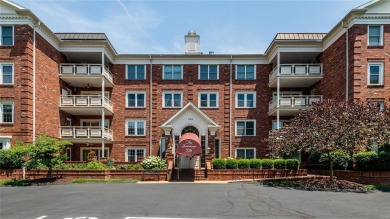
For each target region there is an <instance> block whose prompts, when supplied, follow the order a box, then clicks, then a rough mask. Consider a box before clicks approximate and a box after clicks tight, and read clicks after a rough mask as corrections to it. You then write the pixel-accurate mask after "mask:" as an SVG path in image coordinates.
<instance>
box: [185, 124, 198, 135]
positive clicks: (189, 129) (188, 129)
mask: <svg viewBox="0 0 390 219" xmlns="http://www.w3.org/2000/svg"><path fill="white" fill-rule="evenodd" d="M185 133H194V134H195V135H197V136H199V131H198V129H197V128H195V127H194V126H187V127H185V128H184V129H183V131H181V135H184V134H185Z"/></svg>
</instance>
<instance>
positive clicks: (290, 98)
mask: <svg viewBox="0 0 390 219" xmlns="http://www.w3.org/2000/svg"><path fill="white" fill-rule="evenodd" d="M322 98H323V96H322V95H284V96H281V97H279V107H284V108H286V107H287V108H289V107H291V108H294V107H306V106H310V105H311V104H312V103H315V102H319V101H322ZM277 106H278V102H277V99H274V100H272V101H270V102H269V108H268V109H269V111H272V110H274V109H276V108H277Z"/></svg>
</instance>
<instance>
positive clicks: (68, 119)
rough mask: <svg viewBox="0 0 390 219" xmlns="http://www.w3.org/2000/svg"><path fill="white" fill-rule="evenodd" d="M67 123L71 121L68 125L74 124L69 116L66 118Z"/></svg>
mask: <svg viewBox="0 0 390 219" xmlns="http://www.w3.org/2000/svg"><path fill="white" fill-rule="evenodd" d="M66 123H67V124H68V123H69V125H68V126H72V119H71V118H69V117H67V118H66Z"/></svg>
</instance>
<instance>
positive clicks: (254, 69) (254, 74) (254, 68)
mask: <svg viewBox="0 0 390 219" xmlns="http://www.w3.org/2000/svg"><path fill="white" fill-rule="evenodd" d="M239 65H243V64H236V68H235V70H236V72H235V79H236V80H237V81H253V80H256V65H243V66H244V67H245V72H244V74H245V78H244V79H237V73H238V71H237V68H238V66H239ZM248 66H253V71H254V72H253V77H254V78H253V79H247V76H246V74H247V70H246V68H247V67H248Z"/></svg>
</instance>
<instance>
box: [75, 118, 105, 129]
mask: <svg viewBox="0 0 390 219" xmlns="http://www.w3.org/2000/svg"><path fill="white" fill-rule="evenodd" d="M80 124H81V126H83V127H95V128H96V127H99V128H101V127H102V120H100V119H88V120H86V119H81V120H80ZM104 128H107V129H108V128H110V123H109V121H108V120H104Z"/></svg>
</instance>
